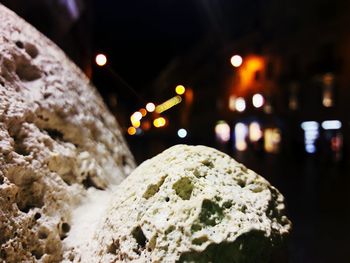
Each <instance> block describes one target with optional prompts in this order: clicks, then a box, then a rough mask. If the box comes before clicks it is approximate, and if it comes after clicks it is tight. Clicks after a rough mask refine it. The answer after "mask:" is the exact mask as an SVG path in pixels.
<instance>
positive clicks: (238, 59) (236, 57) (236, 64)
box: [231, 55, 243, 68]
mask: <svg viewBox="0 0 350 263" xmlns="http://www.w3.org/2000/svg"><path fill="white" fill-rule="evenodd" d="M242 63H243V58H242V57H241V56H240V55H234V56H233V57H231V64H232V66H234V67H235V68H238V67H239V66H240V65H242Z"/></svg>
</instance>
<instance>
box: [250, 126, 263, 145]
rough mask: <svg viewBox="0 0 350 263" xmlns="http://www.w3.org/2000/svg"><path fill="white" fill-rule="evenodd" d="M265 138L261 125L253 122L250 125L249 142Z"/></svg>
mask: <svg viewBox="0 0 350 263" xmlns="http://www.w3.org/2000/svg"><path fill="white" fill-rule="evenodd" d="M262 136H263V134H262V131H261V127H260V124H259V123H258V122H252V123H251V124H249V140H250V141H251V142H257V141H259V140H260V139H261V137H262Z"/></svg>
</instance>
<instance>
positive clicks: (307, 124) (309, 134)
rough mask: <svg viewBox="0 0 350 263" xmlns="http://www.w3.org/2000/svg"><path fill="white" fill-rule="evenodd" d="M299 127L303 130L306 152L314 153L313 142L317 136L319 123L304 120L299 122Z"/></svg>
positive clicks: (314, 146)
mask: <svg viewBox="0 0 350 263" xmlns="http://www.w3.org/2000/svg"><path fill="white" fill-rule="evenodd" d="M301 128H302V129H303V130H304V143H305V151H306V152H307V153H315V152H316V145H315V142H316V140H317V139H318V137H319V132H318V128H319V124H318V123H317V122H316V121H304V122H303V123H301Z"/></svg>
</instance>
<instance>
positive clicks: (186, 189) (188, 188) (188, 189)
mask: <svg viewBox="0 0 350 263" xmlns="http://www.w3.org/2000/svg"><path fill="white" fill-rule="evenodd" d="M173 189H174V190H175V192H176V194H177V195H178V196H179V197H181V199H183V200H189V199H190V198H191V194H192V191H193V184H192V181H191V180H190V179H189V178H188V177H182V178H181V179H179V180H178V181H177V182H176V183H175V184H174V185H173Z"/></svg>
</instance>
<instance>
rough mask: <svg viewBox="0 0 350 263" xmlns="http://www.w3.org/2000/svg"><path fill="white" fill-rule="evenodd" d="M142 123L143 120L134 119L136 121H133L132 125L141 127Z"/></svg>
mask: <svg viewBox="0 0 350 263" xmlns="http://www.w3.org/2000/svg"><path fill="white" fill-rule="evenodd" d="M140 125H141V122H140V121H134V122H132V126H134V127H135V128H138V127H140Z"/></svg>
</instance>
